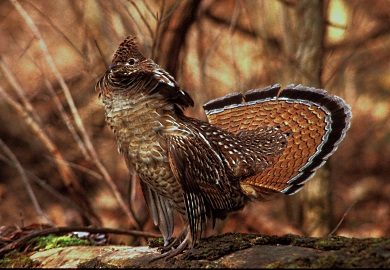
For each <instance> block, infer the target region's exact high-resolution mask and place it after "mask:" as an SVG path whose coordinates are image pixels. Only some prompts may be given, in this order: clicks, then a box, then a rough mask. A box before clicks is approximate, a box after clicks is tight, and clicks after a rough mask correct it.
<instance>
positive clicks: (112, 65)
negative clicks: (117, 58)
mask: <svg viewBox="0 0 390 270" xmlns="http://www.w3.org/2000/svg"><path fill="white" fill-rule="evenodd" d="M115 66H116V64H115V63H111V64H110V65H109V66H108V69H109V70H111V69H112V68H114V67H115Z"/></svg>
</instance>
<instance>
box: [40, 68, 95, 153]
mask: <svg viewBox="0 0 390 270" xmlns="http://www.w3.org/2000/svg"><path fill="white" fill-rule="evenodd" d="M43 76H45V79H44V80H45V84H46V88H47V89H48V90H49V92H50V94H51V96H52V98H53V100H54V103H55V104H56V106H57V109H58V111H59V113H60V115H61V118H62V120H63V121H64V123H65V125H66V126H67V127H68V130H69V132H70V134H72V137H73V139H74V140H75V142H76V143H77V145H78V147H79V149H80V151H81V153H82V154H83V156H84V158H85V159H86V160H87V161H89V160H91V157H90V155H89V154H88V152H87V149H86V148H85V145H84V144H83V142H82V141H81V138H80V136H79V135H78V134H77V132H76V130H75V128H74V126H73V124H72V121H71V119H70V118H69V116H68V115H67V114H66V112H65V109H64V106H62V103H61V101H60V100H59V98H58V97H57V95H56V93H55V91H54V89H53V85H52V84H51V83H50V81H49V80H48V79H47V78H46V75H45V74H43Z"/></svg>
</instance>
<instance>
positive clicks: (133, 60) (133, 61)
mask: <svg viewBox="0 0 390 270" xmlns="http://www.w3.org/2000/svg"><path fill="white" fill-rule="evenodd" d="M135 62H137V61H136V60H135V59H134V58H130V59H129V61H127V62H126V64H125V65H126V66H132V65H134V64H135Z"/></svg>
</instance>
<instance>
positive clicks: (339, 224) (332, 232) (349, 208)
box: [328, 200, 357, 237]
mask: <svg viewBox="0 0 390 270" xmlns="http://www.w3.org/2000/svg"><path fill="white" fill-rule="evenodd" d="M356 202H357V200H355V201H354V202H353V203H352V204H351V205H350V206H349V207H348V209H347V211H345V213H344V215H343V217H342V218H341V219H340V221H339V223H338V224H337V225H336V227H335V228H334V229H333V230H332V231H331V232H330V233H329V234H328V237H330V236H332V235H333V234H335V233H336V232H337V230H338V229H339V227H340V226H341V223H343V221H344V219H345V217H346V216H347V214H348V213H349V211H350V210H351V209H352V207H354V205H355V204H356Z"/></svg>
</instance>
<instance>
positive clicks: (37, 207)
mask: <svg viewBox="0 0 390 270" xmlns="http://www.w3.org/2000/svg"><path fill="white" fill-rule="evenodd" d="M0 148H1V149H3V151H4V152H5V154H6V155H7V156H8V157H9V158H10V160H11V161H12V163H13V164H14V166H15V168H16V170H17V171H18V173H19V175H20V178H21V180H22V182H23V184H24V187H25V188H26V190H27V194H28V196H29V197H30V200H31V201H32V203H33V205H34V207H35V210H36V211H37V212H38V214H39V215H40V216H41V217H42V218H43V219H44V220H45V221H46V222H47V223H50V224H51V225H52V224H53V221H52V220H51V219H50V218H49V217H48V216H47V215H46V214H45V212H43V210H42V208H41V206H40V205H39V202H38V200H37V197H35V194H34V191H33V189H32V187H31V185H30V182H29V181H28V178H27V175H26V172H25V170H24V168H23V166H22V164H20V162H19V160H18V159H17V157H16V156H15V155H14V153H12V151H11V150H10V149H9V148H8V146H7V145H6V144H5V143H4V142H3V141H2V140H1V139H0Z"/></svg>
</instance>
